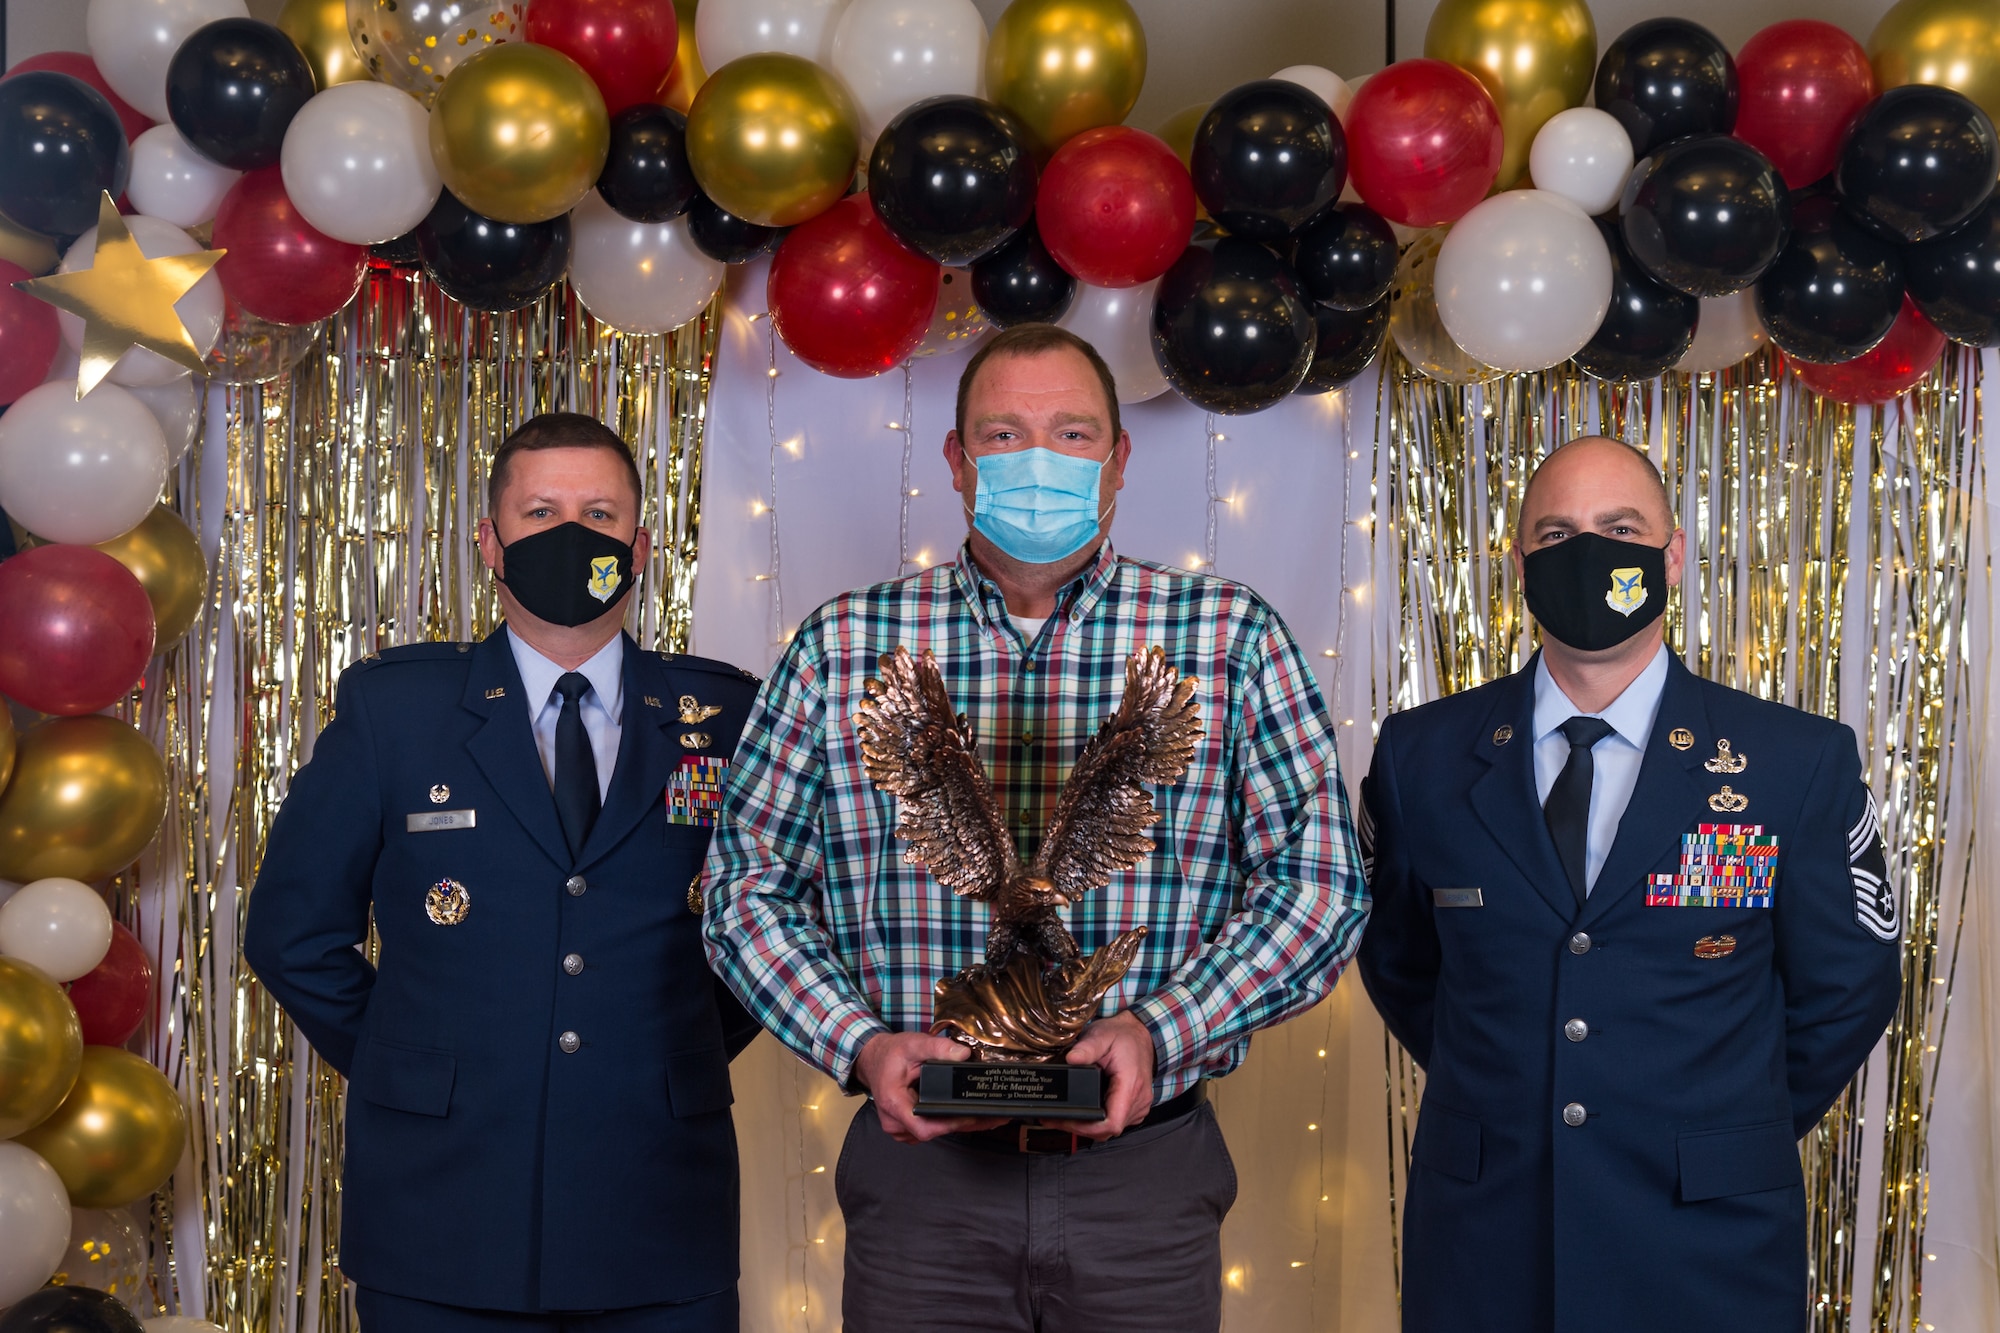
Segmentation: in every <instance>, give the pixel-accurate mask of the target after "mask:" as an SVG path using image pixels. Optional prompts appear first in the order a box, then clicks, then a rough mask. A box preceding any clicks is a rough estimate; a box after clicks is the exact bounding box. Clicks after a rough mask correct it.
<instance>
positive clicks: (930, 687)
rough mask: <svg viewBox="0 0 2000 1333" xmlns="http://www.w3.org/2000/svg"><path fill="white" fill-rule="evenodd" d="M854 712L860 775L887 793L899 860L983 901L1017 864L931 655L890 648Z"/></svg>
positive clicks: (967, 731) (975, 751)
mask: <svg viewBox="0 0 2000 1333" xmlns="http://www.w3.org/2000/svg"><path fill="white" fill-rule="evenodd" d="M880 668H881V672H882V674H881V676H880V677H879V678H878V677H870V678H869V679H868V681H867V682H866V683H865V685H864V687H863V688H865V689H866V691H867V693H868V697H867V698H866V699H865V700H863V701H862V704H861V708H860V711H859V712H858V713H857V714H856V715H855V725H856V726H857V727H858V728H859V730H860V732H861V759H862V763H863V765H864V766H865V767H866V768H867V770H868V776H869V777H870V778H871V779H873V781H874V783H875V785H876V786H877V787H879V788H881V789H882V790H883V791H885V792H888V793H889V794H891V795H892V796H894V797H896V799H897V802H898V820H897V824H896V836H897V837H899V838H906V839H908V840H909V844H910V846H909V849H908V850H907V851H905V852H904V853H903V859H904V860H905V861H907V862H908V863H909V864H911V865H922V866H925V867H927V868H928V869H929V870H930V872H931V874H932V875H933V876H934V877H935V878H936V879H937V881H938V883H940V884H942V885H944V886H945V887H946V888H948V889H950V890H951V891H952V892H953V893H955V894H957V895H959V896H960V897H962V898H975V899H979V900H981V901H989V900H991V899H992V898H993V897H994V896H995V895H996V894H997V893H998V892H999V891H1000V888H1001V886H1002V885H1004V884H1006V882H1007V881H1008V880H1009V879H1010V878H1012V877H1013V875H1014V874H1015V873H1016V872H1017V871H1018V870H1019V869H1020V862H1019V861H1018V859H1017V858H1016V856H1015V854H1014V840H1013V838H1012V837H1010V836H1009V835H1008V832H1007V821H1006V818H1005V816H1004V815H1002V813H1001V811H1000V806H999V802H998V801H997V800H995V799H994V796H993V784H992V783H991V782H990V781H988V780H987V777H986V768H985V765H983V764H981V763H980V762H979V747H978V745H977V744H976V743H975V742H974V741H973V738H972V728H971V726H970V725H968V724H967V722H966V720H965V718H964V717H963V716H962V715H961V714H958V713H956V712H954V711H953V709H952V706H951V696H950V695H948V694H946V693H945V688H944V677H943V676H942V675H940V674H939V672H938V665H937V659H936V658H935V657H934V656H932V655H931V653H930V652H929V651H928V650H926V651H925V653H924V655H923V656H922V657H921V658H912V657H911V656H910V650H909V649H907V648H898V649H896V651H895V652H893V653H884V654H883V655H882V657H881V659H880Z"/></svg>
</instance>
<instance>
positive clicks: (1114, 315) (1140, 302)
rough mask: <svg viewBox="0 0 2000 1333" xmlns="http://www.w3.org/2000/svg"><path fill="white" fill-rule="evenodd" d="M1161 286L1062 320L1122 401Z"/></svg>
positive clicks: (1150, 374)
mask: <svg viewBox="0 0 2000 1333" xmlns="http://www.w3.org/2000/svg"><path fill="white" fill-rule="evenodd" d="M1159 288H1160V280H1159V279H1158V278H1154V279H1153V280H1152V281H1151V282H1142V283H1140V284H1139V285H1138V286H1137V287H1092V286H1090V285H1089V284H1088V283H1081V282H1080V283H1078V284H1077V285H1076V299H1075V300H1074V301H1072V302H1070V307H1069V310H1068V312H1067V313H1066V314H1064V315H1063V317H1062V318H1061V319H1060V320H1058V321H1056V322H1057V323H1058V324H1060V325H1061V326H1062V327H1063V328H1066V329H1068V330H1069V331H1070V332H1071V333H1074V334H1075V335H1076V336H1077V337H1079V338H1081V339H1083V340H1084V341H1085V342H1087V343H1089V344H1090V345H1091V346H1092V347H1095V348H1096V349H1097V354H1098V355H1099V356H1101V357H1103V358H1104V364H1105V365H1107V366H1109V367H1111V378H1112V380H1113V381H1115V382H1116V383H1117V385H1118V401H1119V402H1121V403H1143V402H1145V401H1146V400H1147V399H1148V398H1157V397H1159V396H1160V395H1161V394H1163V393H1165V392H1166V391H1167V377H1166V375H1165V374H1163V373H1162V372H1161V370H1160V363H1159V362H1158V361H1155V360H1154V359H1153V293H1154V292H1156V291H1158V290H1159ZM0 420H4V418H0Z"/></svg>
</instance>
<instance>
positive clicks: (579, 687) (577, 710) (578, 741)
mask: <svg viewBox="0 0 2000 1333" xmlns="http://www.w3.org/2000/svg"><path fill="white" fill-rule="evenodd" d="M555 692H556V693H557V694H558V695H560V696H561V697H562V712H561V713H560V714H559V715H558V716H557V718H556V775H555V791H556V814H557V815H558V816H559V817H560V818H561V819H562V827H563V836H564V837H566V838H568V839H569V851H570V855H571V856H582V855H583V844H584V840H585V839H587V838H588V837H590V826H591V825H593V824H595V823H596V822H597V811H598V806H599V800H598V795H597V756H596V755H594V754H593V753H591V749H590V733H589V732H587V731H585V730H584V728H583V709H582V707H581V706H580V705H581V701H582V699H583V696H584V695H586V694H588V693H590V678H589V677H588V676H586V675H584V674H583V673H582V672H580V671H567V672H564V673H563V676H562V679H560V680H558V681H557V682H556V691H555Z"/></svg>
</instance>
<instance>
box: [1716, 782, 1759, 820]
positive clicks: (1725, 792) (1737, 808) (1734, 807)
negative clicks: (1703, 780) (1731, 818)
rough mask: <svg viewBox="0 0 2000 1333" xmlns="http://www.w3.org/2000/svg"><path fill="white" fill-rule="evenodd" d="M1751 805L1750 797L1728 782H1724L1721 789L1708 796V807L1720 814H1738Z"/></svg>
mask: <svg viewBox="0 0 2000 1333" xmlns="http://www.w3.org/2000/svg"><path fill="white" fill-rule="evenodd" d="M1749 805H1750V798H1749V797H1748V796H1745V795H1744V794H1743V793H1742V792H1740V791H1737V790H1736V789H1735V788H1733V787H1731V786H1730V785H1729V784H1728V783H1726V782H1725V783H1724V784H1722V790H1721V791H1719V792H1717V793H1716V794H1715V795H1713V796H1711V797H1709V798H1708V808H1709V809H1711V810H1713V811H1715V812H1716V813H1718V814H1724V815H1733V814H1738V813H1740V812H1742V811H1743V810H1745V809H1748V808H1749Z"/></svg>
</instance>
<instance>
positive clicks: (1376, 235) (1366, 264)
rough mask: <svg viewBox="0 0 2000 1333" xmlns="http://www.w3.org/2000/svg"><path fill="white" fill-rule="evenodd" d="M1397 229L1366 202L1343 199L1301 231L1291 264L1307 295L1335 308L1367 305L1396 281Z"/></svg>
mask: <svg viewBox="0 0 2000 1333" xmlns="http://www.w3.org/2000/svg"><path fill="white" fill-rule="evenodd" d="M1397 258H1398V256H1397V250H1396V233H1395V231H1394V229H1393V228H1391V227H1390V226H1389V224H1388V223H1387V222H1386V221H1384V220H1383V218H1382V215H1381V214H1379V213H1377V212H1376V211H1375V210H1374V209H1372V208H1370V207H1368V205H1366V204H1340V205H1338V206H1336V207H1335V208H1332V209H1330V210H1328V211H1327V212H1326V213H1325V214H1324V215H1322V216H1321V217H1320V218H1319V219H1318V220H1316V221H1315V222H1313V224H1312V225H1311V226H1309V227H1307V228H1306V229H1305V230H1304V231H1302V232H1300V233H1299V240H1298V244H1297V245H1295V246H1293V247H1292V267H1294V268H1295V269H1297V270H1298V275H1299V286H1300V288H1301V289H1303V290H1304V292H1305V294H1306V295H1307V296H1310V297H1311V298H1312V299H1313V300H1315V301H1317V302H1319V303H1320V304H1321V305H1324V306H1332V307H1333V308H1334V309H1336V310H1366V309H1368V308H1369V307H1370V306H1372V305H1374V304H1375V303H1376V302H1377V301H1379V300H1381V299H1382V298H1383V297H1385V296H1387V295H1388V294H1389V287H1390V284H1392V283H1394V282H1395V281H1396V260H1397Z"/></svg>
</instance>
